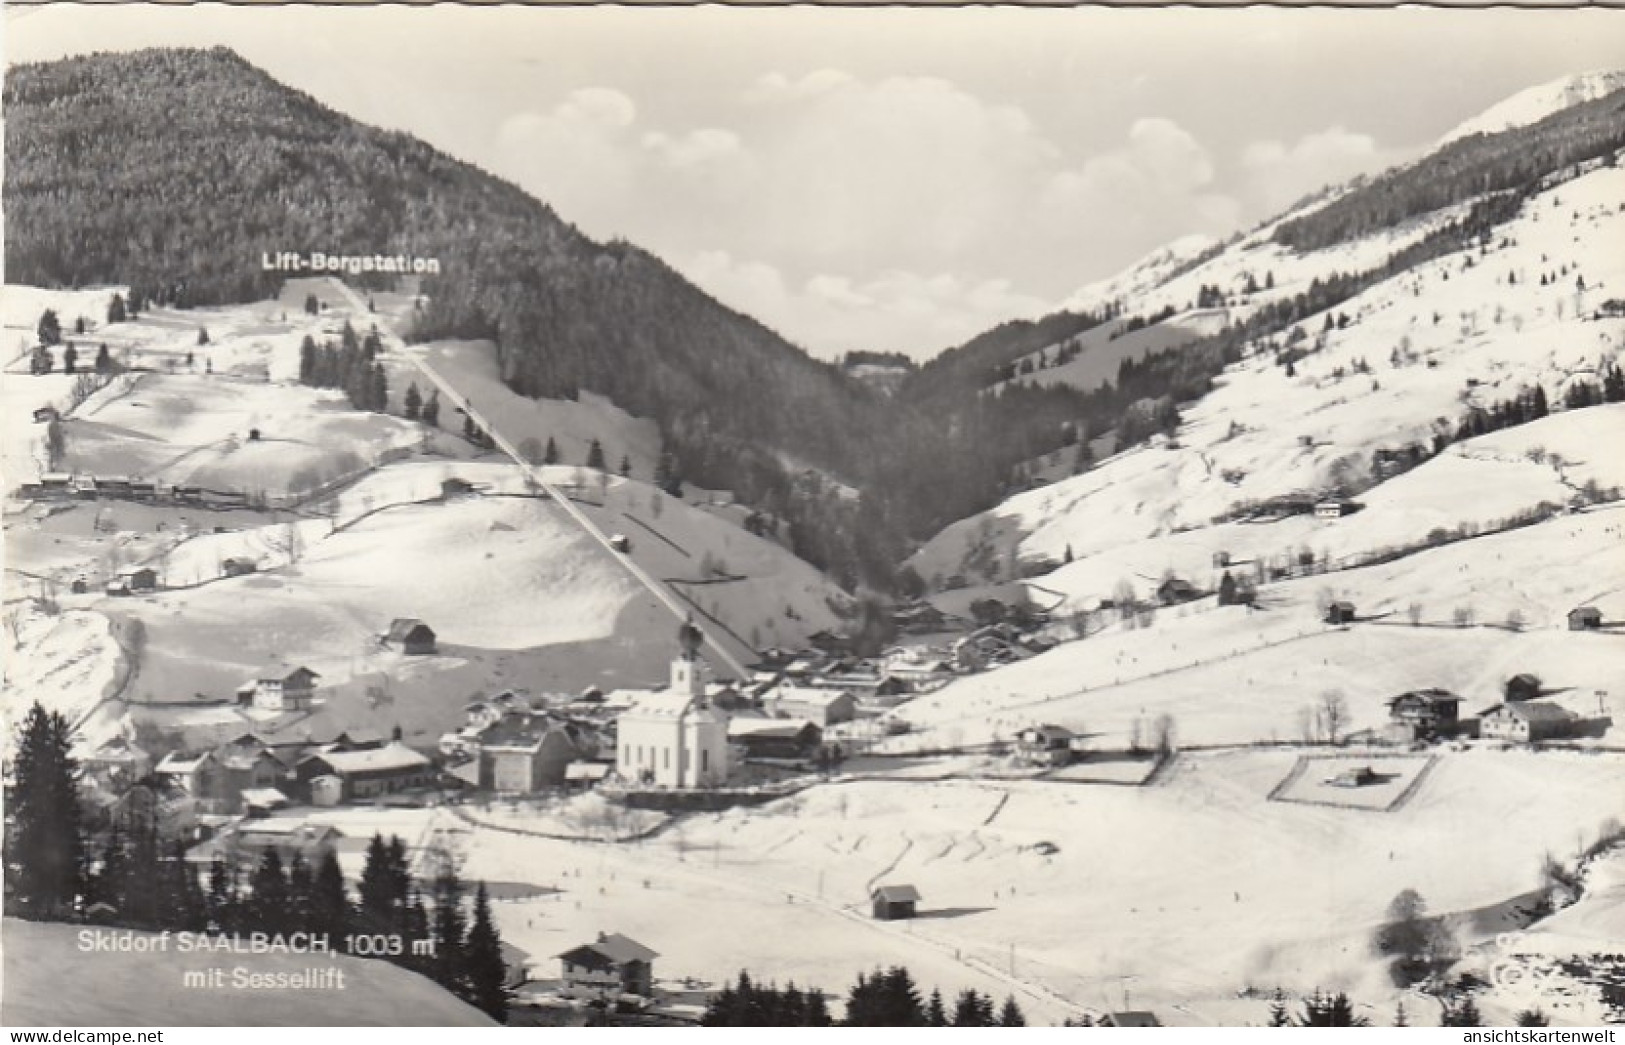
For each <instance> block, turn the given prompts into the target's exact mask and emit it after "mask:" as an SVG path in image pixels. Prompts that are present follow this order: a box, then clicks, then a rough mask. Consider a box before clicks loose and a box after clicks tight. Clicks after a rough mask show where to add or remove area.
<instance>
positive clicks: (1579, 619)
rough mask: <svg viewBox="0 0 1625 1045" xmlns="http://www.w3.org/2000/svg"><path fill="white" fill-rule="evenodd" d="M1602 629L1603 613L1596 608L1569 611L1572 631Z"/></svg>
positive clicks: (1579, 608)
mask: <svg viewBox="0 0 1625 1045" xmlns="http://www.w3.org/2000/svg"><path fill="white" fill-rule="evenodd" d="M1600 627H1602V611H1601V610H1599V609H1598V608H1597V607H1595V606H1577V607H1575V608H1574V609H1572V610H1570V611H1569V630H1570V631H1594V630H1596V629H1597V628H1600Z"/></svg>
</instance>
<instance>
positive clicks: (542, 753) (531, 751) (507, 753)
mask: <svg viewBox="0 0 1625 1045" xmlns="http://www.w3.org/2000/svg"><path fill="white" fill-rule="evenodd" d="M477 743H478V746H479V786H480V787H483V788H489V789H490V790H493V791H507V792H515V793H520V794H529V793H531V792H533V791H538V790H540V789H542V788H544V787H548V786H552V785H556V784H562V783H564V777H565V771H566V769H568V768H569V765H570V763H571V762H573V761H575V760H576V759H577V758H579V757H580V756H581V755H582V754H583V753H584V752H582V751H581V748H580V745H578V743H577V738H576V736H575V735H574V734H573V733H572V727H570V726H568V725H567V724H565V723H563V722H559V721H557V720H554V719H551V718H548V717H547V716H546V715H532V714H528V713H521V712H515V713H512V714H509V715H506V716H504V717H503V718H502V719H500V720H498V721H497V722H495V723H492V724H491V725H490V726H487V727H486V729H485V730H484V731H483V732H482V733H480V735H479V739H478V741H477Z"/></svg>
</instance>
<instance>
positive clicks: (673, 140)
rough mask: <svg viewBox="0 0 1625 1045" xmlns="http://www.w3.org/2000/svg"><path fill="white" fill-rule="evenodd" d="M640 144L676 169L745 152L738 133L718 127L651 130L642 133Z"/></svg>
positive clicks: (704, 163) (695, 165) (708, 162)
mask: <svg viewBox="0 0 1625 1045" xmlns="http://www.w3.org/2000/svg"><path fill="white" fill-rule="evenodd" d="M643 147H644V148H645V149H647V150H649V151H650V152H652V153H654V154H655V155H656V156H658V157H659V158H660V159H661V160H662V161H663V162H664V163H665V164H666V165H667V166H670V167H677V168H692V167H699V166H703V165H706V164H710V163H714V162H715V161H718V160H726V159H729V158H731V157H735V156H739V155H741V154H742V153H743V151H744V146H743V144H742V143H741V142H740V140H739V135H737V134H735V133H734V132H733V131H728V130H723V129H721V128H718V127H702V128H700V129H699V130H697V131H690V132H688V133H687V134H679V135H669V134H663V133H661V132H659V131H651V132H649V133H648V134H645V135H644V136H643Z"/></svg>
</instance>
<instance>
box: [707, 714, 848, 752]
mask: <svg viewBox="0 0 1625 1045" xmlns="http://www.w3.org/2000/svg"><path fill="white" fill-rule="evenodd" d="M823 739H824V731H823V730H822V729H819V728H818V726H817V724H816V723H813V722H809V721H807V720H806V719H804V718H801V719H796V718H744V717H739V718H732V719H729V720H728V741H729V743H731V744H733V745H734V746H735V747H738V748H742V749H743V750H744V754H745V757H746V758H788V759H805V758H811V757H812V756H813V754H814V753H815V752H817V750H818V745H819V744H821V743H822V742H823Z"/></svg>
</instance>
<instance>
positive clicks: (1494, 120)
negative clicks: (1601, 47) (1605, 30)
mask: <svg viewBox="0 0 1625 1045" xmlns="http://www.w3.org/2000/svg"><path fill="white" fill-rule="evenodd" d="M1622 87H1625V69H1612V70H1599V71H1596V72H1589V73H1576V74H1574V75H1572V76H1564V77H1560V78H1558V79H1556V80H1552V81H1551V82H1549V83H1543V84H1539V85H1537V86H1534V87H1529V88H1526V89H1525V90H1522V91H1519V92H1518V93H1517V94H1514V95H1513V96H1512V97H1510V98H1507V99H1506V100H1504V101H1501V102H1497V103H1496V104H1495V105H1492V106H1490V107H1489V108H1488V109H1485V110H1484V111H1483V112H1481V113H1479V114H1478V115H1477V116H1474V117H1473V118H1472V119H1470V120H1467V121H1465V122H1463V123H1461V124H1459V125H1457V126H1456V128H1455V129H1454V130H1452V131H1450V133H1448V134H1446V135H1445V136H1444V137H1442V138H1440V139H1439V142H1438V145H1439V147H1443V146H1445V145H1448V144H1450V143H1451V142H1453V141H1455V140H1457V139H1458V138H1465V137H1467V136H1469V135H1472V134H1497V133H1499V132H1501V131H1507V130H1511V129H1513V128H1514V127H1525V126H1528V125H1529V124H1531V123H1534V122H1536V121H1538V120H1542V119H1544V118H1546V117H1547V116H1550V115H1551V114H1552V113H1555V112H1559V111H1561V110H1563V109H1567V108H1568V107H1570V106H1572V105H1579V104H1580V103H1581V102H1589V101H1592V100H1593V99H1596V98H1601V97H1602V96H1603V95H1606V94H1611V93H1612V92H1614V91H1617V90H1619V89H1620V88H1622Z"/></svg>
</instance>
